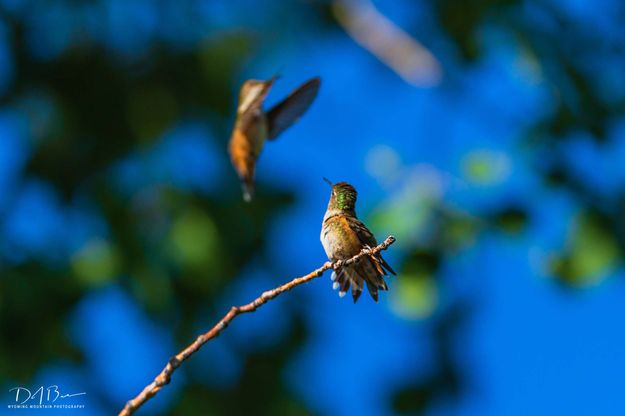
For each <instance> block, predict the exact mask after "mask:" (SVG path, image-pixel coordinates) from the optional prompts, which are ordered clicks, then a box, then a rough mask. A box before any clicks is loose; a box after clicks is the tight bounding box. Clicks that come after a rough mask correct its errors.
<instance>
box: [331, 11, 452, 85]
mask: <svg viewBox="0 0 625 416" xmlns="http://www.w3.org/2000/svg"><path fill="white" fill-rule="evenodd" d="M332 11H333V13H334V16H335V17H336V20H337V21H338V22H339V24H340V25H341V26H343V28H344V29H345V31H346V32H347V33H349V35H350V36H351V37H352V38H353V39H354V40H355V41H356V42H357V43H358V44H360V45H361V46H362V47H363V48H365V49H367V50H368V51H369V52H371V53H372V54H373V55H375V56H376V57H377V58H378V59H379V60H380V61H382V62H383V63H384V64H386V65H387V66H388V67H389V68H391V69H392V70H393V71H395V72H396V73H397V74H398V75H399V76H400V77H402V78H403V79H404V80H405V81H406V82H408V83H410V84H412V85H414V86H417V87H429V86H433V85H436V84H438V83H439V82H440V80H441V77H442V69H441V65H440V63H439V62H438V60H437V59H436V58H435V57H434V55H432V53H431V52H430V51H429V50H428V49H427V48H426V47H425V46H423V45H422V44H421V43H420V42H419V41H418V40H416V39H415V38H413V37H412V36H410V35H409V34H408V33H406V32H405V31H404V30H403V29H401V28H400V27H399V26H397V25H396V24H395V23H394V22H393V21H391V20H390V19H388V18H387V17H386V16H384V15H383V14H382V13H380V12H379V11H378V9H376V7H375V6H374V5H373V2H372V1H371V0H334V1H333V2H332Z"/></svg>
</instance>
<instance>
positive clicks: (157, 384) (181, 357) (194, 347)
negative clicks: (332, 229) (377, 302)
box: [119, 236, 395, 416]
mask: <svg viewBox="0 0 625 416" xmlns="http://www.w3.org/2000/svg"><path fill="white" fill-rule="evenodd" d="M394 242H395V237H393V236H389V237H387V238H386V240H384V242H383V243H382V244H380V245H378V246H376V247H374V248H366V249H363V250H362V251H361V252H360V253H358V254H357V255H355V256H354V257H352V258H350V259H347V260H338V261H335V262H333V263H330V262H329V261H327V262H325V263H324V264H323V266H321V267H320V268H318V269H317V270H314V271H312V272H310V273H308V274H307V275H306V276H302V277H297V278H295V279H293V280H291V281H290V282H288V283H285V284H283V285H282V286H278V287H277V288H275V289H272V290H268V291H266V292H264V293H263V294H262V295H260V296H259V297H258V298H256V299H255V300H254V301H252V302H250V303H248V304H247V305H243V306H233V307H232V308H231V309H230V311H229V312H228V313H227V314H226V315H225V316H224V317H223V318H221V320H220V321H219V322H217V325H215V326H214V327H212V328H211V329H210V330H209V331H208V332H205V333H204V334H202V335H200V336H198V337H197V338H196V339H195V341H193V343H191V344H190V345H189V346H187V347H186V348H185V349H183V350H182V351H180V352H179V353H178V354H177V355H175V356H173V357H171V358H170V359H169V362H168V363H167V365H166V366H165V368H163V370H162V371H161V372H160V373H159V374H158V375H157V376H156V378H155V379H154V381H152V382H151V383H150V384H148V385H147V386H145V388H144V389H143V390H142V391H141V393H139V394H138V395H137V396H136V397H135V398H134V399H132V400H129V401H128V402H127V403H126V405H125V406H124V408H123V409H122V410H121V412H119V416H128V415H132V414H133V413H134V412H135V411H136V410H137V409H138V408H139V407H141V406H142V405H143V404H145V402H147V401H148V400H150V399H151V398H152V397H154V396H155V395H156V393H158V392H159V390H160V389H161V388H163V386H165V385H166V384H169V382H170V380H171V375H172V374H173V373H174V371H176V369H177V368H178V367H179V366H180V364H182V362H183V361H185V360H186V359H187V358H189V357H190V356H191V355H193V354H194V353H196V352H197V351H198V350H199V349H200V348H202V346H203V345H204V344H206V343H207V342H208V341H210V340H211V339H213V338H216V337H217V336H218V335H219V334H220V333H221V331H223V330H224V329H226V328H227V327H228V324H230V322H231V321H232V320H233V319H234V318H236V317H237V316H238V315H240V314H242V313H247V312H254V311H255V310H256V309H258V308H259V307H260V306H261V305H264V304H265V303H267V302H268V301H270V300H271V299H273V298H275V297H276V296H278V295H279V294H281V293H284V292H287V291H289V290H291V289H293V288H294V287H295V286H298V285H301V284H302V283H306V282H309V281H311V280H312V279H315V278H317V277H319V276H321V275H322V274H323V273H324V272H325V271H326V270H328V269H337V268H339V267H342V266H347V265H349V264H351V263H353V262H355V261H356V260H358V259H359V258H360V257H362V256H367V255H372V254H376V253H379V252H380V251H382V250H386V249H387V248H388V246H390V245H391V244H393V243H394Z"/></svg>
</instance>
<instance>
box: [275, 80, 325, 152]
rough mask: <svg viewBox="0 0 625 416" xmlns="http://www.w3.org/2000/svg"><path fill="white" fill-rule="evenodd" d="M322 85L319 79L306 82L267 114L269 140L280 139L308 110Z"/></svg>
mask: <svg viewBox="0 0 625 416" xmlns="http://www.w3.org/2000/svg"><path fill="white" fill-rule="evenodd" d="M320 83H321V80H320V79H319V77H315V78H312V79H310V80H308V81H306V82H305V83H304V84H302V85H300V86H299V87H298V88H297V89H296V90H295V91H293V92H292V93H291V94H289V96H288V97H286V98H285V99H284V100H282V101H281V102H280V103H278V104H276V105H275V106H274V107H273V108H271V110H269V111H268V112H267V125H268V129H267V138H268V139H269V140H273V139H275V138H276V137H278V136H279V135H280V134H281V133H282V132H283V131H284V130H286V129H288V128H289V127H290V126H291V125H293V123H295V122H296V121H297V119H299V118H300V117H301V116H302V115H303V114H304V113H305V112H306V110H308V107H310V105H311V104H312V102H313V101H314V100H315V97H317V93H318V92H319V85H320Z"/></svg>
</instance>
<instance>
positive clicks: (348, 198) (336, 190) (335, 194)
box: [326, 180, 358, 211]
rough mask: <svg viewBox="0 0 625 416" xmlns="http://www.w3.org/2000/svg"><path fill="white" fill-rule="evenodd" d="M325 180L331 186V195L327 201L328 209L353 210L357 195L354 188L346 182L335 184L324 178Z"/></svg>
mask: <svg viewBox="0 0 625 416" xmlns="http://www.w3.org/2000/svg"><path fill="white" fill-rule="evenodd" d="M326 182H328V183H329V184H330V185H331V186H332V195H331V196H330V202H329V203H328V210H332V209H338V210H341V211H355V209H356V197H357V195H358V193H357V192H356V189H355V188H354V187H353V186H351V185H350V184H348V183H347V182H339V183H335V184H333V183H332V182H330V181H328V180H326Z"/></svg>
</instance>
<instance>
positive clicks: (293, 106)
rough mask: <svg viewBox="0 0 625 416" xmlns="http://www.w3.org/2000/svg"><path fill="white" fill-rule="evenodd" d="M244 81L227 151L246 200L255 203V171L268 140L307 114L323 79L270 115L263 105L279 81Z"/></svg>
mask: <svg viewBox="0 0 625 416" xmlns="http://www.w3.org/2000/svg"><path fill="white" fill-rule="evenodd" d="M276 79H277V77H275V76H274V77H273V78H271V79H270V80H268V81H259V80H254V79H251V80H248V81H245V83H244V84H243V86H242V87H241V92H240V93H239V106H238V108H237V117H236V121H235V123H234V130H233V132H232V137H231V138H230V144H229V145H228V150H229V153H230V159H231V160H232V165H233V166H234V169H235V170H236V171H237V174H238V175H239V178H240V179H241V185H242V188H243V199H244V200H245V201H246V202H250V201H251V200H252V196H253V194H254V171H255V168H256V160H257V159H258V156H259V155H260V151H261V150H262V148H263V144H264V143H265V140H267V139H269V140H273V139H275V138H276V137H278V136H279V135H280V133H282V132H283V131H284V130H286V129H287V128H289V127H290V126H291V125H292V124H293V123H295V122H296V121H297V119H298V118H300V117H301V116H302V114H304V112H306V110H307V109H308V107H310V105H311V104H312V102H313V101H314V99H315V97H316V96H317V92H318V91H319V84H320V82H321V81H320V79H319V78H318V77H316V78H312V79H310V80H308V81H306V82H305V83H304V84H302V85H300V86H299V87H298V88H297V89H296V90H294V91H293V92H291V94H289V96H288V97H286V98H285V99H284V100H282V101H281V102H280V103H278V104H276V105H275V106H274V107H272V108H271V109H270V110H269V111H265V110H263V102H264V101H265V98H266V97H267V94H268V93H269V90H270V89H271V86H272V85H273V83H274V82H275V81H276Z"/></svg>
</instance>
